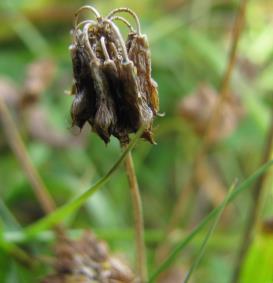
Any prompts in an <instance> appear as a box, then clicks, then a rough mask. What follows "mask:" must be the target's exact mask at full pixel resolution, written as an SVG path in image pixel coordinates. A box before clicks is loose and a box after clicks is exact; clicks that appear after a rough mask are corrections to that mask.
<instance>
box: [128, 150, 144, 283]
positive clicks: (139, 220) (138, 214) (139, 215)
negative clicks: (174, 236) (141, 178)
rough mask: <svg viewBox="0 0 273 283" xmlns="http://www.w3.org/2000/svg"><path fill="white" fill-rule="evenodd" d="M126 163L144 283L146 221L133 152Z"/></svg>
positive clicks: (139, 269)
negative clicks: (144, 219)
mask: <svg viewBox="0 0 273 283" xmlns="http://www.w3.org/2000/svg"><path fill="white" fill-rule="evenodd" d="M124 162H125V169H126V173H127V176H128V181H129V185H130V191H131V198H132V204H133V211H134V221H135V237H136V263H137V272H138V273H139V276H140V279H141V283H144V282H146V280H147V267H146V266H147V265H146V251H145V242H144V221H143V211H142V202H141V196H140V192H139V187H138V183H137V177H136V173H135V168H134V163H133V158H132V154H131V152H129V153H128V155H127V156H126V158H125V161H124Z"/></svg>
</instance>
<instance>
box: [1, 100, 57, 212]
mask: <svg viewBox="0 0 273 283" xmlns="http://www.w3.org/2000/svg"><path fill="white" fill-rule="evenodd" d="M0 119H1V122H2V125H3V129H4V131H5V134H6V137H7V142H8V143H9V145H10V147H11V149H12V151H13V152H14V155H15V156H16V158H17V159H18V161H19V162H20V164H21V166H22V169H23V171H24V172H25V174H26V176H27V178H28V180H29V182H30V184H31V186H32V189H33V191H34V193H35V195H36V197H37V199H38V200H39V202H40V204H41V206H42V209H43V210H44V212H45V213H46V214H47V213H50V212H52V211H53V210H54V209H55V203H54V200H53V199H52V197H51V196H50V194H49V192H48V190H47V188H46V186H45V185H44V183H43V181H42V179H41V177H40V175H39V173H38V172H37V170H36V168H35V167H34V165H33V164H32V161H31V159H30V157H29V154H28V152H27V149H26V147H25V145H24V142H23V140H22V138H21V136H20V134H19V131H18V129H17V127H16V124H15V122H14V121H13V118H12V116H11V114H10V112H9V109H8V107H7V106H6V103H5V102H4V100H3V99H2V98H1V97H0Z"/></svg>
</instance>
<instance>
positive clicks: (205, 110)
mask: <svg viewBox="0 0 273 283" xmlns="http://www.w3.org/2000/svg"><path fill="white" fill-rule="evenodd" d="M218 99H219V96H218V94H217V92H216V90H214V89H213V88H212V87H210V86H209V85H207V84H202V85H200V86H199V88H198V89H197V90H196V91H194V92H193V93H192V94H191V95H189V96H186V97H185V98H183V99H182V101H181V103H180V105H179V112H180V114H181V116H182V117H183V118H184V119H185V120H186V121H188V122H189V123H190V124H191V125H192V126H193V128H194V130H195V132H196V133H197V134H198V135H200V136H203V135H204V134H205V133H206V131H207V127H208V124H209V121H210V119H211V115H212V113H213V109H214V107H215V105H217V103H218ZM243 115H244V109H243V106H242V105H241V103H240V101H239V99H238V98H237V97H236V96H235V95H229V96H228V98H227V99H226V100H225V101H224V103H223V105H222V108H221V113H220V114H219V118H218V120H217V121H216V122H215V125H214V128H213V129H211V133H210V142H211V143H217V142H218V141H220V140H222V139H224V138H226V137H228V136H230V135H231V134H232V133H233V132H234V130H235V129H236V128H237V126H238V123H239V122H240V120H241V119H242V117H243Z"/></svg>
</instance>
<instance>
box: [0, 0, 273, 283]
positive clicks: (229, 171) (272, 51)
mask: <svg viewBox="0 0 273 283" xmlns="http://www.w3.org/2000/svg"><path fill="white" fill-rule="evenodd" d="M82 4H90V3H89V2H85V1H72V0H70V1H55V0H37V1H29V0H21V1H19V0H3V1H1V3H0V17H1V19H2V24H1V26H0V44H1V45H0V75H1V78H0V95H1V93H2V94H3V93H4V90H2V88H1V87H2V85H3V84H2V80H4V79H5V80H6V79H7V78H8V79H9V80H12V82H11V84H12V85H13V87H16V88H17V89H19V90H20V89H22V88H23V85H24V84H25V81H26V70H27V68H28V66H29V64H30V63H32V62H35V61H37V60H40V59H47V60H51V61H50V62H52V64H53V66H54V67H53V71H52V72H53V75H52V76H53V79H52V80H50V83H48V86H47V87H46V88H45V89H44V90H43V91H42V93H41V96H40V98H39V101H38V103H37V104H36V105H35V107H36V108H35V109H36V110H37V111H38V112H39V111H41V112H43V113H46V115H45V117H46V120H47V123H48V125H49V128H47V129H46V128H44V127H43V123H41V124H39V121H40V120H37V121H36V123H35V125H36V127H38V128H39V129H40V131H42V132H44V135H43V136H44V138H43V139H41V138H37V136H35V134H34V135H33V134H31V131H29V128H30V127H29V126H28V124H29V123H30V121H29V119H28V118H26V117H28V113H29V112H28V111H29V110H28V109H27V110H26V109H23V108H22V109H21V110H20V109H19V110H18V108H15V107H14V105H13V104H12V103H11V104H10V105H9V107H10V109H11V112H12V113H13V116H14V119H15V120H16V123H17V126H18V128H19V129H20V132H21V133H22V136H23V139H24V141H25V143H26V146H27V148H28V151H29V154H30V156H31V158H32V160H33V163H34V164H35V166H36V167H37V169H38V171H39V173H40V174H41V176H42V179H43V180H44V182H45V184H46V186H47V187H48V188H49V191H50V193H51V194H52V195H53V197H54V199H55V200H56V202H57V204H58V205H61V204H64V203H66V202H67V201H68V200H70V199H72V198H73V197H74V196H76V195H78V194H79V193H80V192H83V191H84V190H85V189H87V188H88V187H90V184H93V183H94V182H95V181H96V180H97V179H98V178H99V177H101V176H103V175H104V174H105V172H106V171H107V170H108V169H109V168H110V167H111V166H112V165H113V163H114V161H115V160H117V159H118V157H119V156H120V148H119V144H118V142H117V141H116V140H115V139H112V140H111V143H110V144H109V145H108V146H107V147H105V145H104V144H103V143H102V142H101V141H100V140H99V139H98V138H97V137H96V136H95V135H93V134H91V133H90V132H89V131H88V130H87V131H84V132H83V133H82V134H81V135H80V136H79V133H76V134H75V133H74V134H72V133H71V129H70V117H69V109H70V104H71V101H72V98H71V97H70V96H68V95H66V94H65V90H69V89H70V87H71V80H72V70H71V62H70V55H69V51H68V46H69V44H70V42H71V37H70V35H69V32H70V29H71V27H72V19H73V13H74V12H75V10H76V9H77V8H78V7H80V6H81V5H82ZM91 4H92V5H95V6H96V7H97V8H98V9H99V10H101V11H102V13H103V14H107V13H108V12H109V11H110V10H111V9H113V8H115V7H120V6H127V7H130V8H132V9H134V10H135V11H136V12H137V14H138V15H139V16H140V19H141V22H142V25H143V27H142V30H143V32H145V33H146V34H147V35H148V37H149V41H150V46H151V50H152V62H153V77H154V78H155V79H156V81H157V82H158V84H159V95H160V102H161V111H162V112H165V113H166V115H165V117H164V118H158V119H157V120H156V123H155V137H156V141H157V145H156V146H151V145H150V144H148V143H145V142H143V141H140V142H139V143H138V145H137V147H136V148H135V150H134V151H133V156H134V160H135V167H136V172H137V175H138V180H139V185H140V189H141V193H142V197H143V206H144V217H145V227H146V239H147V247H148V258H149V261H148V263H149V270H154V269H155V267H156V266H157V263H156V256H155V251H156V250H157V247H158V246H159V245H160V243H162V241H163V240H164V235H165V229H166V227H167V226H168V224H169V221H170V217H171V215H172V212H173V208H174V207H175V204H176V203H177V199H178V198H179V195H180V193H181V191H182V190H183V189H185V188H186V187H187V184H188V182H189V179H190V178H191V175H192V171H193V170H194V160H195V158H196V153H197V152H198V150H199V148H200V146H201V144H202V137H200V135H199V134H198V133H197V132H196V131H194V129H193V127H192V124H191V123H189V120H188V119H185V117H183V115H182V114H181V104H182V103H183V101H184V100H183V99H185V97H188V96H190V95H191V94H194V93H196V92H197V89H198V87H199V86H200V85H202V84H204V83H206V84H207V85H210V86H211V88H212V89H214V90H215V91H216V92H217V91H218V90H219V89H220V86H221V83H222V78H223V74H224V71H225V67H226V64H227V60H228V55H229V48H230V44H231V32H232V28H233V24H234V18H235V16H236V14H237V12H238V7H239V1H225V0H189V1H187V0H184V1H183V0H168V1H167V0H160V1H159V0H157V1H154V0H145V1H123V0H116V1H115V0H112V1H93V2H92V3H91ZM272 14H273V3H272V1H270V0H259V1H249V3H248V6H247V14H246V25H245V28H244V30H243V33H242V35H241V39H240V45H239V50H238V58H237V59H238V60H237V63H236V66H235V69H234V72H233V77H232V81H231V86H230V91H231V92H232V93H233V94H234V95H236V96H237V97H239V100H240V105H241V106H240V107H241V108H242V112H243V115H242V116H241V117H240V119H238V120H236V121H235V122H233V120H232V119H233V117H232V115H231V116H228V117H227V119H230V120H231V122H230V123H231V124H232V123H234V124H232V131H230V132H228V130H226V131H227V133H226V134H225V137H224V138H219V139H217V141H216V142H215V143H214V146H213V147H212V148H211V149H210V151H209V154H208V156H207V159H206V162H205V163H204V166H203V169H202V174H201V175H202V179H201V181H200V180H196V181H195V182H194V186H193V187H192V188H191V190H190V193H189V194H188V195H187V198H186V199H185V200H184V201H183V211H184V212H183V215H181V219H180V221H179V223H178V225H177V227H176V228H175V229H174V230H173V232H172V233H171V235H170V239H169V245H170V246H175V244H176V243H177V242H178V241H179V240H180V239H181V238H183V237H184V236H185V235H187V234H188V233H189V232H190V230H191V228H192V227H193V226H194V225H195V224H197V223H198V222H199V221H200V220H201V219H202V218H203V217H204V216H205V215H207V213H208V212H209V211H210V209H212V208H214V207H216V206H218V205H219V204H220V203H221V201H222V200H223V196H224V195H225V193H226V192H227V190H228V188H229V187H230V185H231V184H232V183H233V181H234V180H235V179H236V178H237V179H239V182H240V181H243V180H244V179H246V178H247V177H248V176H249V175H251V174H252V173H253V172H254V171H255V169H256V168H258V167H259V165H260V163H261V159H262V156H263V152H264V148H265V144H266V137H267V133H268V131H269V129H270V127H271V125H270V123H271V122H270V119H271V116H272V96H273V37H272V34H273V18H272ZM198 103H199V104H198V105H197V110H196V113H195V114H196V115H197V114H198V113H199V112H202V111H203V110H204V107H206V104H203V103H202V102H198ZM238 104H239V102H238ZM236 106H238V105H237V104H236ZM202 109H203V110H202ZM232 113H233V112H232ZM234 115H235V114H234ZM30 117H31V116H30ZM32 122H33V121H32ZM31 125H33V124H31ZM31 127H33V126H31ZM43 130H44V131H43ZM222 130H223V129H222ZM216 131H218V129H216ZM224 131H225V129H224ZM52 133H53V134H52ZM55 135H57V136H61V140H62V142H61V143H59V144H56V136H55ZM47 137H48V138H47ZM52 139H53V141H52ZM270 152H271V153H272V151H270ZM0 154H1V158H0V180H1V181H0V195H1V202H0V215H1V226H0V227H1V229H0V238H2V239H5V241H6V240H8V241H9V242H22V241H23V240H22V239H20V237H18V235H19V234H18V231H19V230H20V229H21V228H22V227H25V226H27V225H28V224H31V223H33V222H34V221H35V220H37V219H39V218H40V217H41V216H42V215H43V213H42V210H41V208H40V205H39V203H38V202H37V200H36V198H35V196H34V195H33V192H32V190H31V188H30V185H29V182H28V180H27V179H26V177H25V174H24V173H23V171H22V169H21V167H20V165H19V163H18V162H17V160H16V158H15V157H14V155H13V154H12V153H11V151H10V148H9V147H8V145H7V143H6V140H5V136H4V134H3V131H2V129H1V128H0ZM271 156H272V155H271ZM272 193H273V191H272V176H271V175H270V174H267V178H266V181H265V182H264V184H263V198H262V205H261V212H260V217H259V219H260V220H259V223H258V224H257V226H256V229H255V237H254V241H253V243H252V245H251V248H250V250H249V252H248V256H247V259H246V261H245V262H244V268H243V272H242V276H241V281H240V282H243V283H247V282H258V283H269V282H273V271H272V270H273V269H272V264H273V246H272V227H271V226H270V225H269V226H270V227H271V228H270V227H269V226H268V224H266V223H269V222H268V219H269V220H270V219H272V217H273V206H272ZM250 204H251V191H250V190H248V191H247V192H245V193H244V194H242V195H240V196H239V198H238V199H236V200H235V201H234V202H233V203H232V205H230V206H229V207H228V209H227V210H226V211H225V212H224V215H223V217H222V218H221V220H220V222H219V225H218V227H217V229H216V231H215V232H214V234H213V236H212V239H211V240H210V241H209V243H208V249H207V251H206V254H205V257H204V258H203V260H202V261H201V264H200V266H199V267H198V268H197V270H195V272H194V275H193V279H192V280H193V282H200V281H202V282H204V283H205V282H217V283H225V282H230V280H231V275H232V271H233V269H234V262H235V260H234V259H235V258H236V253H237V251H238V249H239V246H240V243H241V241H240V239H241V235H242V232H243V230H244V223H245V221H246V219H247V215H248V214H249V207H250ZM184 208H185V209H184ZM131 211H132V209H131V202H130V195H129V190H128V184H127V180H126V176H125V174H124V171H123V170H122V168H119V170H118V171H117V172H116V173H115V174H114V175H113V176H112V177H111V180H110V182H108V183H107V185H105V189H104V190H102V191H100V192H98V193H96V194H95V195H94V196H93V197H92V198H91V199H90V200H88V201H87V202H86V204H85V205H84V206H83V207H82V208H81V209H80V210H79V211H78V212H77V213H74V214H72V215H69V217H68V218H67V219H66V224H67V226H68V227H69V228H70V229H71V233H72V234H73V235H74V234H78V233H77V231H78V230H82V229H90V228H91V229H92V230H93V231H95V233H96V234H97V235H98V236H99V237H101V238H102V239H105V240H106V241H107V242H108V244H109V245H110V246H111V248H112V251H113V252H114V253H118V254H120V255H121V256H122V257H123V258H125V259H129V262H131V263H132V262H133V255H134V250H133V249H132V241H133V230H132V227H133V223H132V213H131ZM266 220H267V221H266ZM265 221H266V222H265ZM265 227H267V228H265ZM268 227H269V228H268ZM265 231H266V232H265ZM205 235H206V230H204V229H203V230H202V231H201V232H200V233H199V234H198V236H197V237H196V238H195V239H194V241H193V242H192V243H191V244H190V245H189V246H188V247H187V249H186V250H184V251H183V253H182V254H181V255H180V256H179V257H178V259H177V260H176V263H175V264H174V265H173V266H172V268H171V272H170V274H171V275H170V278H174V276H177V274H178V275H179V276H181V277H178V278H182V277H184V276H185V272H186V271H187V270H189V268H190V266H191V264H192V262H193V259H194V258H195V256H196V254H197V253H198V250H199V247H200V245H201V243H202V241H203V238H204V237H205ZM19 236H20V235H19ZM3 241H4V240H3ZM52 243H53V237H52V235H51V234H50V233H48V232H44V231H41V232H40V233H39V234H38V235H37V236H36V237H35V239H34V240H31V241H23V243H20V245H21V247H23V248H24V249H25V250H26V251H28V252H30V253H32V254H34V255H37V256H45V255H49V254H51V253H52ZM0 246H2V245H0ZM49 269H50V267H39V268H35V270H31V271H30V270H28V269H27V268H25V267H24V266H22V265H21V264H19V263H18V262H16V261H15V260H14V259H13V257H12V256H11V255H10V254H9V253H8V252H7V249H4V248H3V249H1V250H0V270H1V272H0V282H37V281H38V279H39V278H41V277H42V276H43V275H44V274H46V272H47V271H48V270H49ZM172 276H173V277H172ZM162 280H163V279H162ZM166 280H167V279H165V281H162V282H177V281H175V279H169V280H170V281H166ZM180 282H181V280H180Z"/></svg>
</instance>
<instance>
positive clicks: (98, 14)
mask: <svg viewBox="0 0 273 283" xmlns="http://www.w3.org/2000/svg"><path fill="white" fill-rule="evenodd" d="M84 10H89V11H91V12H92V13H93V14H94V15H95V17H96V19H97V20H98V21H99V20H101V18H102V17H101V15H100V13H99V12H98V10H97V9H95V8H94V7H92V6H89V5H86V6H82V7H81V8H80V9H79V10H78V11H77V12H76V13H75V18H74V27H75V28H76V27H77V25H78V19H79V14H80V13H81V12H82V11H84Z"/></svg>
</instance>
